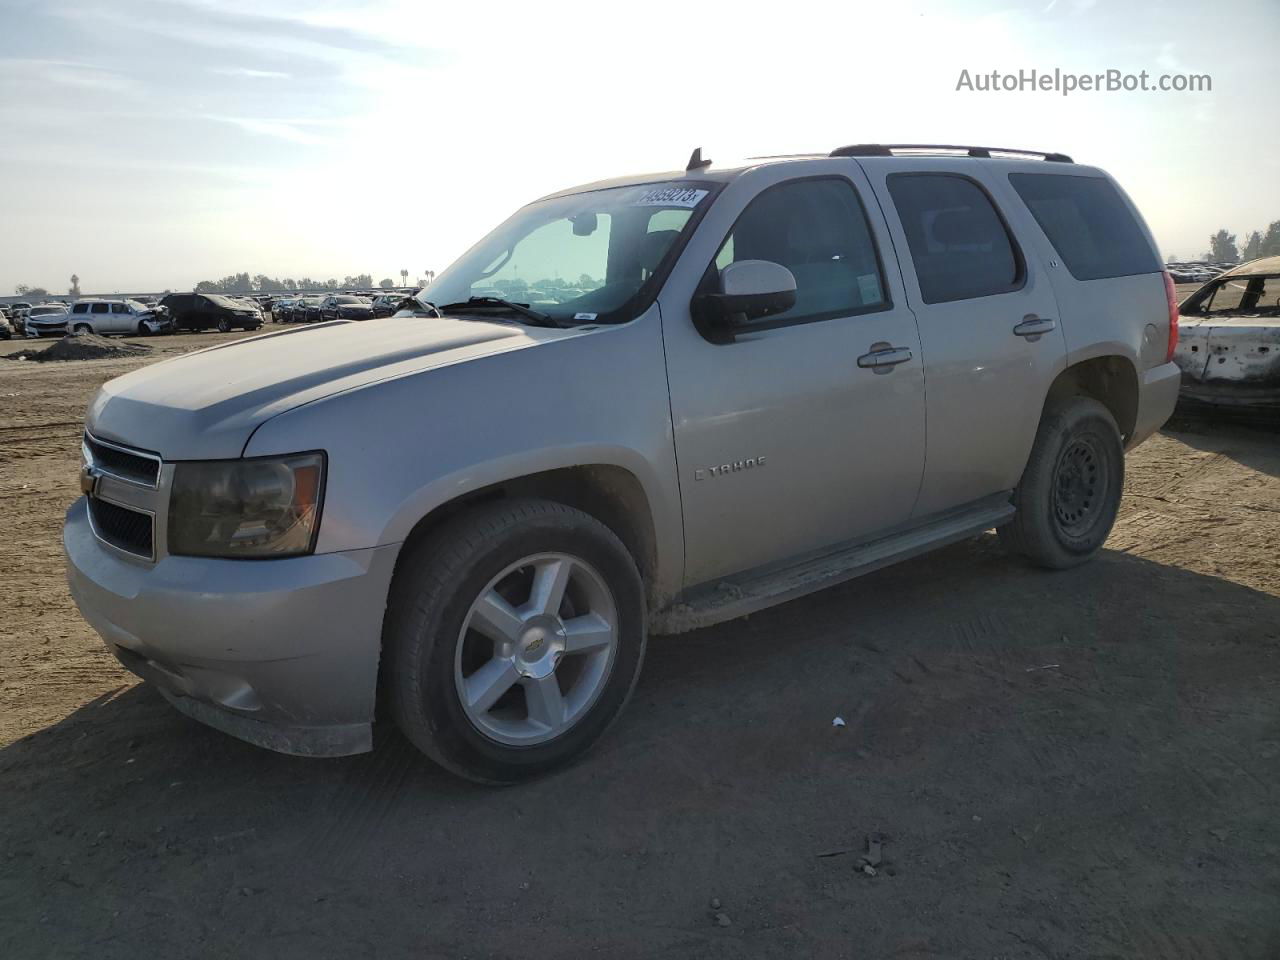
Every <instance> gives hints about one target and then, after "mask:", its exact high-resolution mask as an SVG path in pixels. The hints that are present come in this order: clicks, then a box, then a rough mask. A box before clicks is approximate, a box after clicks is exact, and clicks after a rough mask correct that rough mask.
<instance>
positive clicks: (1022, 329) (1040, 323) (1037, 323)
mask: <svg viewBox="0 0 1280 960" xmlns="http://www.w3.org/2000/svg"><path fill="white" fill-rule="evenodd" d="M1056 327H1057V324H1056V323H1054V322H1053V321H1052V320H1050V319H1049V318H1048V317H1037V316H1036V315H1035V314H1034V313H1028V314H1027V315H1026V316H1025V317H1023V318H1022V322H1021V323H1020V324H1018V325H1017V326H1016V327H1014V328H1013V332H1014V334H1016V335H1017V336H1019V337H1039V336H1041V335H1043V334H1046V333H1050V332H1052V331H1053V330H1054V329H1055V328H1056Z"/></svg>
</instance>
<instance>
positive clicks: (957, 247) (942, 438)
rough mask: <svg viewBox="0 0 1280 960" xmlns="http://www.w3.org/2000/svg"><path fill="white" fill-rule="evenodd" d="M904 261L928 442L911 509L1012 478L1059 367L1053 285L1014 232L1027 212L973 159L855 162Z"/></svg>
mask: <svg viewBox="0 0 1280 960" xmlns="http://www.w3.org/2000/svg"><path fill="white" fill-rule="evenodd" d="M860 162H861V164H862V166H863V168H864V169H865V170H866V171H867V175H868V177H869V178H870V179H871V182H872V183H873V184H874V188H875V191H876V194H877V196H878V197H879V199H880V202H881V203H882V204H883V205H884V208H885V210H886V212H887V213H888V219H889V228H890V231H891V233H892V235H893V238H894V244H895V246H896V247H897V249H898V251H899V253H900V255H901V256H902V257H903V268H904V269H903V273H904V278H905V282H906V291H907V300H908V302H909V303H910V305H911V308H912V309H913V310H914V311H915V313H916V317H917V319H918V322H919V327H920V339H921V346H922V349H923V351H924V363H925V378H926V381H927V396H928V401H927V404H928V424H929V428H928V440H927V445H926V455H925V463H926V467H925V473H924V481H923V484H922V485H921V488H920V497H919V500H918V502H917V503H916V506H915V511H914V515H915V516H916V517H918V518H923V517H927V516H929V515H931V514H936V513H939V512H941V511H945V510H948V509H951V508H954V507H958V506H961V505H964V504H967V503H970V502H972V501H975V500H979V499H981V498H983V497H986V496H989V495H992V494H997V493H1000V492H1003V491H1007V490H1012V489H1013V488H1014V487H1015V486H1017V483H1018V480H1019V479H1020V478H1021V476H1022V471H1023V468H1024V467H1025V465H1026V462H1027V457H1028V455H1029V454H1030V452H1031V445H1032V442H1033V441H1034V439H1035V434H1036V428H1037V426H1038V425H1039V421H1040V412H1041V408H1042V406H1043V403H1044V398H1045V396H1046V395H1047V393H1048V390H1049V386H1050V384H1051V383H1052V382H1053V380H1054V378H1055V377H1056V376H1057V375H1058V373H1059V372H1060V371H1061V370H1062V369H1063V367H1064V366H1065V356H1066V349H1065V346H1064V341H1063V335H1062V329H1061V325H1060V324H1059V323H1058V321H1057V316H1058V310H1057V301H1056V300H1055V298H1054V293H1053V287H1052V285H1051V284H1050V281H1049V278H1048V276H1047V275H1046V271H1045V270H1044V268H1043V266H1042V264H1041V262H1040V260H1039V258H1038V256H1037V255H1036V254H1035V252H1034V251H1032V250H1029V249H1027V248H1025V246H1024V245H1023V244H1021V243H1019V241H1018V240H1017V239H1016V237H1017V236H1018V235H1020V234H1022V233H1023V232H1024V229H1023V228H1025V226H1026V222H1027V221H1028V220H1029V218H1028V217H1027V216H1026V214H1025V212H1024V211H1021V210H1017V209H1015V210H1010V209H1008V207H1009V204H1007V203H1001V202H998V201H997V200H996V198H995V197H994V196H993V195H992V192H991V191H990V190H989V189H988V186H987V184H986V182H985V178H984V177H983V174H982V170H981V168H980V167H979V166H978V164H979V161H977V160H973V159H968V158H950V157H945V158H918V159H913V160H912V161H911V164H910V166H906V165H905V164H904V162H903V160H902V159H901V158H884V159H879V158H867V159H863V160H861V161H860Z"/></svg>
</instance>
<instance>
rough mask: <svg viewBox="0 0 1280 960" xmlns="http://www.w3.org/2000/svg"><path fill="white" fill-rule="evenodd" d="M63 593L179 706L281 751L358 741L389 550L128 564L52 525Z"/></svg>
mask: <svg viewBox="0 0 1280 960" xmlns="http://www.w3.org/2000/svg"><path fill="white" fill-rule="evenodd" d="M63 545H64V547H65V550H66V555H67V580H68V583H69V585H70V588H71V595H72V597H73V598H74V599H75V601H76V605H77V606H78V607H79V608H80V612H81V614H83V616H84V618H85V620H87V621H88V622H89V624H90V626H92V627H93V628H94V629H95V630H97V631H98V633H99V634H100V635H101V636H102V638H103V640H104V641H105V642H106V645H107V648H108V649H109V650H110V651H111V652H112V653H113V654H114V655H115V656H116V657H117V658H118V659H119V660H120V662H121V663H122V664H123V665H124V666H125V667H126V668H127V669H129V670H130V671H132V672H133V673H135V674H137V675H138V676H140V677H142V678H143V679H144V680H147V681H148V682H150V683H152V684H153V685H154V686H155V687H157V688H158V689H159V691H160V692H161V693H162V694H163V695H164V696H165V697H166V698H167V699H168V700H169V701H170V702H171V703H173V705H174V706H176V707H177V708H178V709H179V710H181V711H182V712H183V713H186V714H187V715H188V716H191V717H194V718H195V719H197V720H199V721H201V722H203V723H206V724H208V725H210V726H213V727H216V728H218V729H219V730H222V731H224V732H225V733H229V734H231V735H232V736H235V737H239V738H240V739H241V740H247V741H248V742H250V743H254V744H257V745H259V746H263V747H267V748H268V749H271V750H276V751H279V752H281V753H290V754H296V755H300V756H346V755H349V754H353V753H362V752H364V751H367V750H369V749H370V748H371V747H372V727H373V712H374V705H375V699H376V687H377V676H378V659H379V654H380V650H381V635H382V615H383V611H384V610H385V609H386V600H387V591H388V589H389V587H390V584H391V574H392V570H393V569H394V567H395V560H396V554H397V552H398V549H399V545H398V544H392V545H388V546H383V547H376V548H372V549H368V550H352V551H349V552H345V553H330V554H320V555H317V556H309V557H294V558H290V559H282V560H257V561H254V560H219V559H207V558H201V557H172V556H167V557H164V558H162V559H161V560H160V561H159V562H158V563H155V564H151V563H147V562H144V561H140V560H135V559H133V558H130V557H128V556H126V555H124V554H121V553H120V552H118V551H116V550H114V549H112V548H111V547H109V546H107V545H106V544H104V543H103V542H102V541H100V540H98V539H97V537H95V536H94V534H93V531H92V530H91V528H90V526H89V519H88V511H87V507H86V504H85V500H84V499H83V498H81V499H80V500H77V501H76V502H75V503H74V504H72V506H71V508H70V509H69V510H68V511H67V517H66V525H65V527H64V529H63Z"/></svg>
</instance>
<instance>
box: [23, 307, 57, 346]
mask: <svg viewBox="0 0 1280 960" xmlns="http://www.w3.org/2000/svg"><path fill="white" fill-rule="evenodd" d="M67 316H68V311H67V306H66V304H63V303H41V304H37V305H36V306H34V307H32V308H31V309H30V310H28V311H27V316H26V319H24V320H23V321H22V329H21V330H20V331H18V332H20V333H22V334H23V335H24V336H28V337H32V338H35V337H62V336H66V334H67V332H68V330H67Z"/></svg>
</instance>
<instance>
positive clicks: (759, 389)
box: [65, 145, 1179, 782]
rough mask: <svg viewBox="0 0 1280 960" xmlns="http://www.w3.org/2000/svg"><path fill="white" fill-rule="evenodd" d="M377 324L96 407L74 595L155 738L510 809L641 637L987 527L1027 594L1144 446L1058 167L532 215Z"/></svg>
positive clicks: (930, 157) (1037, 158)
mask: <svg viewBox="0 0 1280 960" xmlns="http://www.w3.org/2000/svg"><path fill="white" fill-rule="evenodd" d="M417 301H418V304H417V308H416V309H413V310H404V311H401V312H399V313H397V314H396V315H395V316H393V317H389V318H385V319H381V320H375V321H369V322H366V323H351V322H343V321H337V322H335V323H330V324H326V325H323V326H318V327H311V328H300V329H293V330H287V331H281V332H277V333H272V334H268V335H266V336H262V337H258V338H255V339H253V340H247V341H241V342H238V343H235V344H224V345H221V346H219V347H216V348H214V349H212V350H207V351H203V352H201V353H197V354H192V355H188V356H185V357H182V358H180V359H175V360H171V361H169V362H168V363H164V364H156V365H154V366H150V367H146V368H144V369H141V370H138V371H135V372H133V373H130V374H127V375H126V376H123V377H120V378H119V379H117V380H113V381H111V382H109V383H107V384H106V385H105V386H104V387H103V388H102V390H101V392H100V393H99V394H98V396H97V397H96V398H95V399H94V401H93V403H92V405H91V406H90V409H89V413H88V418H87V424H86V427H87V429H86V434H85V442H84V453H85V467H84V470H83V473H82V476H81V488H82V490H83V491H84V494H85V495H84V497H82V498H81V499H79V500H77V501H76V503H75V504H74V505H73V506H72V507H71V509H70V510H69V511H68V513H67V520H66V529H65V544H66V551H67V556H68V560H69V576H70V584H71V590H72V593H73V594H74V596H75V598H76V601H77V602H78V604H79V606H80V609H81V610H82V611H83V613H84V616H85V617H86V618H87V619H88V621H89V622H90V623H91V624H92V625H93V626H94V627H95V628H96V629H97V630H98V631H99V632H100V633H101V634H102V636H103V637H104V638H105V640H106V642H107V645H108V646H109V647H110V649H111V651H112V652H113V653H115V654H116V656H118V657H119V658H120V660H121V661H122V662H123V663H124V664H125V665H126V666H127V667H128V668H129V669H131V670H133V671H135V672H136V673H138V674H139V675H140V676H142V677H144V678H146V679H148V680H150V681H151V682H153V683H154V685H155V686H156V687H157V688H158V689H159V690H160V691H161V693H163V694H164V695H165V696H166V697H167V698H168V699H169V700H170V701H171V702H172V703H173V704H174V705H175V706H176V707H177V708H178V709H180V710H182V711H183V712H185V713H187V714H189V715H191V716H193V717H195V718H197V719H199V720H202V721H204V722H206V723H209V724H211V725H213V726H215V727H218V728H220V729H222V730H224V731H226V732H228V733H231V734H233V735H235V736H238V737H241V738H243V739H245V740H249V741H251V742H254V743H257V744H261V745H263V746H266V747H270V748H272V749H276V750H280V751H284V752H289V753H296V754H306V755H341V754H350V753H357V752H360V751H364V750H368V749H369V748H370V746H371V737H372V727H373V719H374V713H375V706H376V705H378V703H379V702H380V701H381V702H384V703H385V705H386V707H387V710H386V713H387V715H388V716H391V717H394V718H395V720H396V722H397V723H398V724H399V726H400V727H401V728H402V729H403V730H404V732H405V733H406V734H407V736H408V737H409V738H410V739H411V740H412V741H413V742H414V743H415V744H416V745H417V746H418V747H420V748H421V749H422V750H423V751H424V752H425V753H426V754H427V755H429V756H430V757H432V758H434V759H435V760H436V761H438V762H439V763H440V764H442V765H443V766H445V767H447V768H448V769H450V770H453V771H455V772H456V773H458V774H461V775H463V776H465V777H469V778H472V779H474V780H478V781H484V782H511V781H516V780H520V779H523V778H527V777H530V776H534V775H537V774H539V773H542V772H544V771H547V770H549V769H552V768H554V767H556V766H557V765H559V764H562V763H565V762H567V761H568V760H569V759H571V758H573V757H575V756H577V755H578V754H580V753H581V752H582V751H583V750H585V749H586V748H587V747H588V746H589V745H590V744H592V743H593V742H594V741H595V740H596V739H597V738H598V737H600V735H601V734H602V733H603V732H604V731H605V729H606V728H607V727H608V726H609V724H610V723H611V722H612V721H613V720H614V719H615V718H616V717H617V716H618V713H619V711H620V710H621V709H622V707H623V704H624V703H625V702H626V700H627V698H628V696H629V694H630V693H631V690H632V688H633V686H634V685H635V682H636V678H637V676H638V674H639V671H640V665H641V662H642V661H643V659H644V652H645V643H646V638H647V636H648V635H649V634H650V633H677V632H680V631H683V630H688V629H691V628H694V627H699V626H703V625H706V624H711V623H715V622H717V621H722V620H727V619H730V618H735V617H741V616H743V615H745V614H749V613H752V612H754V611H757V610H760V609H762V608H764V607H768V606H770V605H773V604H776V603H780V602H782V601H785V600H789V599H791V598H793V597H797V596H800V595H802V594H805V593H808V592H810V591H813V590H818V589H820V588H822V587H826V586H829V585H831V584H835V583H839V582H841V581H844V580H847V579H848V578H850V577H854V576H857V575H859V574H861V573H864V572H866V571H869V570H873V569H875V568H877V567H881V566H884V565H885V564H888V563H892V562H895V561H897V560H901V559H903V558H905V557H910V556H913V555H915V554H918V553H920V552H922V551H924V550H928V549H932V548H933V547H937V546H940V545H943V544H948V543H952V542H955V541H957V540H961V539H964V538H967V537H972V536H974V535H975V534H978V533H981V532H982V531H984V530H988V529H991V528H996V529H997V530H998V531H999V532H1000V535H1001V538H1002V539H1003V540H1004V542H1005V543H1006V544H1007V545H1008V546H1009V547H1010V548H1011V549H1012V550H1013V551H1014V552H1016V553H1018V554H1020V555H1022V556H1025V557H1026V558H1028V559H1029V560H1030V561H1032V562H1034V563H1036V564H1039V565H1041V566H1044V567H1050V568H1062V567H1069V566H1072V565H1074V564H1078V563H1081V562H1083V561H1085V560H1088V559H1089V558H1090V557H1092V556H1093V555H1094V554H1095V553H1097V551H1098V550H1099V549H1100V547H1101V546H1102V544H1103V542H1104V540H1105V539H1106V537H1107V535H1108V532H1109V531H1110V529H1111V525H1112V522H1113V520H1114V518H1115V515H1116V510H1117V506H1118V504H1119V500H1120V495H1121V484H1122V481H1123V476H1124V451H1125V450H1126V449H1128V448H1132V447H1133V446H1135V445H1136V444H1138V443H1141V442H1142V441H1143V440H1144V439H1145V438H1146V437H1147V436H1149V435H1150V434H1151V433H1152V432H1153V431H1155V430H1156V429H1157V428H1159V427H1160V425H1161V424H1163V423H1164V421H1165V419H1166V418H1167V417H1168V416H1169V414H1170V413H1171V411H1172V410H1173V406H1174V402H1175V399H1176V397H1177V392H1178V383H1179V371H1178V367H1177V366H1175V365H1174V364H1173V363H1171V362H1170V357H1171V354H1172V351H1173V347H1174V341H1175V335H1176V330H1177V326H1176V307H1175V306H1174V305H1173V303H1172V285H1171V283H1170V282H1169V280H1168V278H1167V276H1166V275H1165V274H1164V273H1163V271H1162V269H1161V265H1160V262H1159V258H1158V256H1157V253H1156V248H1155V245H1154V244H1153V243H1152V240H1151V236H1150V234H1149V233H1148V231H1147V228H1146V227H1145V226H1144V224H1143V222H1142V219H1141V217H1140V216H1139V214H1138V212H1137V211H1136V210H1135V209H1134V207H1133V205H1132V204H1131V203H1130V201H1129V200H1128V198H1127V197H1126V196H1125V194H1124V193H1123V192H1122V191H1121V190H1120V189H1119V188H1118V187H1117V186H1116V184H1115V183H1114V182H1113V181H1112V180H1111V178H1110V177H1108V176H1107V174H1105V173H1104V172H1103V171H1101V170H1099V169H1097V168H1095V167H1087V166H1082V165H1078V164H1075V163H1073V162H1072V161H1071V160H1070V159H1069V158H1068V157H1065V156H1062V155H1060V154H1033V153H1029V152H1025V151H1006V150H995V149H984V148H976V147H974V148H964V147H961V148H952V147H938V148H922V147H909V148H903V147H889V146H883V145H860V146H854V147H843V148H840V149H837V150H835V151H833V152H832V153H831V154H830V155H827V156H805V157H788V158H781V159H763V160H756V161H751V162H748V163H744V164H741V165H734V166H724V167H718V166H713V165H711V164H709V163H708V162H704V161H703V160H702V159H701V156H700V154H698V153H695V155H694V157H692V158H691V159H690V162H689V164H688V168H687V169H685V170H682V171H679V172H676V173H668V174H659V175H652V176H637V177H628V178H623V179H618V180H611V181H607V182H602V183H596V184H591V185H589V186H585V187H580V188H576V189H573V190H566V191H564V192H562V193H557V194H554V195H551V196H548V197H545V198H543V199H541V200H539V201H537V202H535V203H532V204H530V205H528V206H527V207H524V208H522V209H521V210H519V211H517V212H516V213H515V214H514V215H513V216H512V217H511V218H510V219H509V220H507V221H506V222H505V223H503V224H502V225H500V226H499V227H498V228H497V229H496V230H494V231H493V232H492V233H490V234H489V235H488V236H487V237H485V238H484V239H482V240H480V241H479V242H478V243H477V244H476V245H475V246H474V247H472V248H471V249H470V250H469V251H468V252H467V253H466V254H465V255H463V256H462V257H461V258H460V259H459V260H458V261H457V262H456V263H454V264H453V266H452V267H450V268H449V269H448V270H447V271H445V272H443V273H441V274H440V275H439V277H437V278H436V279H435V280H434V282H433V283H432V284H431V285H430V286H429V287H427V288H426V289H425V290H423V291H422V292H421V293H419V294H418V296H417Z"/></svg>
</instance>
